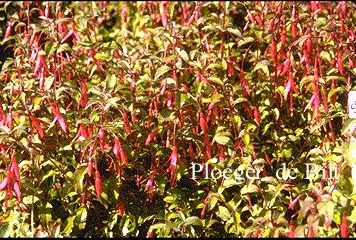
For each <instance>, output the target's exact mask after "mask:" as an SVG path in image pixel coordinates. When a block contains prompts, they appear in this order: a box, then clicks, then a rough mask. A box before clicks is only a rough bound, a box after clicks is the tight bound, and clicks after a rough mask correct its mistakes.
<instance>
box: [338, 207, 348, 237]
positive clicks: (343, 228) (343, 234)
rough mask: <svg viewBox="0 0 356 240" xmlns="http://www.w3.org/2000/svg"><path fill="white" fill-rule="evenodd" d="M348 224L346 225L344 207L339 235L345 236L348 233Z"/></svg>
mask: <svg viewBox="0 0 356 240" xmlns="http://www.w3.org/2000/svg"><path fill="white" fill-rule="evenodd" d="M347 228H348V225H347V218H346V211H345V209H344V210H343V212H342V220H341V229H340V232H341V237H343V238H346V237H347V235H348V229H347Z"/></svg>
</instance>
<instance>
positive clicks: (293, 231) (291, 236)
mask: <svg viewBox="0 0 356 240" xmlns="http://www.w3.org/2000/svg"><path fill="white" fill-rule="evenodd" d="M294 236H295V227H294V225H293V223H290V224H289V233H288V237H289V238H294Z"/></svg>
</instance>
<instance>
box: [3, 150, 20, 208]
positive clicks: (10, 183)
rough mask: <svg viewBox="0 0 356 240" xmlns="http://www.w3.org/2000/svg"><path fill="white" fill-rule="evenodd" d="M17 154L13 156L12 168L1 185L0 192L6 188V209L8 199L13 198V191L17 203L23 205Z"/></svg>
mask: <svg viewBox="0 0 356 240" xmlns="http://www.w3.org/2000/svg"><path fill="white" fill-rule="evenodd" d="M14 154H15V152H13V153H12V154H11V167H10V170H8V171H7V172H6V177H5V178H4V180H3V181H2V182H1V183H0V191H2V190H3V189H5V188H6V196H5V207H7V200H8V198H11V197H12V194H13V191H14V192H15V195H16V198H17V202H18V203H21V201H22V198H21V190H20V172H19V168H18V165H17V162H16V158H15V155H14Z"/></svg>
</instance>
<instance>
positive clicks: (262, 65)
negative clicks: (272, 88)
mask: <svg viewBox="0 0 356 240" xmlns="http://www.w3.org/2000/svg"><path fill="white" fill-rule="evenodd" d="M268 65H269V62H268V60H262V61H261V62H258V63H257V64H256V66H255V67H254V68H253V71H254V72H256V71H257V70H258V69H262V71H263V72H264V73H265V74H266V75H267V76H269V69H268Z"/></svg>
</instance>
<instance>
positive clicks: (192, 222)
mask: <svg viewBox="0 0 356 240" xmlns="http://www.w3.org/2000/svg"><path fill="white" fill-rule="evenodd" d="M183 225H184V226H189V225H195V226H201V225H202V222H201V220H200V218H198V217H196V216H192V217H188V218H186V219H185V220H184V222H183Z"/></svg>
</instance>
